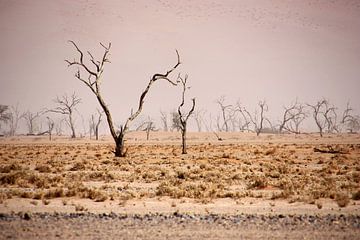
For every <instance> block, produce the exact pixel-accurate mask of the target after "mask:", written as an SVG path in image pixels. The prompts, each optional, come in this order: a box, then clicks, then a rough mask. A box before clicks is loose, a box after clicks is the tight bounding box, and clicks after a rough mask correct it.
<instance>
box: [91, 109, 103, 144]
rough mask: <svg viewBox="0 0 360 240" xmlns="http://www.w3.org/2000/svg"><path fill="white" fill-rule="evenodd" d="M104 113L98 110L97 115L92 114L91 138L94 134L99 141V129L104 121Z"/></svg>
mask: <svg viewBox="0 0 360 240" xmlns="http://www.w3.org/2000/svg"><path fill="white" fill-rule="evenodd" d="M102 116H103V113H102V112H101V111H100V110H99V109H97V114H92V115H91V119H90V138H91V135H92V133H94V135H95V139H96V140H99V127H100V124H101V121H102Z"/></svg>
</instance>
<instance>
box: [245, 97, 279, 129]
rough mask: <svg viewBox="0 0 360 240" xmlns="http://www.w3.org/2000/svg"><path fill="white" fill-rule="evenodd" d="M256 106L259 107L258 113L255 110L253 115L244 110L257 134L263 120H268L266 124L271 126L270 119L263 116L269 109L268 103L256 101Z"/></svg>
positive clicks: (262, 126)
mask: <svg viewBox="0 0 360 240" xmlns="http://www.w3.org/2000/svg"><path fill="white" fill-rule="evenodd" d="M258 106H259V108H260V113H258V112H257V111H255V114H254V117H252V116H251V114H250V113H249V112H248V111H246V110H245V111H246V113H247V115H248V116H249V118H250V120H251V122H252V123H253V124H254V130H255V132H256V136H259V135H260V133H261V132H262V130H263V128H264V122H268V124H269V125H270V127H271V128H272V126H271V122H270V120H269V119H268V118H267V117H266V116H265V113H266V112H267V111H268V110H269V107H268V105H267V104H266V101H265V100H263V101H260V102H259V103H258Z"/></svg>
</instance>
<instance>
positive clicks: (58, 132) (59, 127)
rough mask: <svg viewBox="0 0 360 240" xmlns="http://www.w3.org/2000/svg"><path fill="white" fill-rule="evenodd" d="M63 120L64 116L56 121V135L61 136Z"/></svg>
mask: <svg viewBox="0 0 360 240" xmlns="http://www.w3.org/2000/svg"><path fill="white" fill-rule="evenodd" d="M63 122H65V119H64V118H62V119H59V120H58V121H56V124H55V132H56V135H58V136H61V135H62V134H63Z"/></svg>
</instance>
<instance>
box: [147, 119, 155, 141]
mask: <svg viewBox="0 0 360 240" xmlns="http://www.w3.org/2000/svg"><path fill="white" fill-rule="evenodd" d="M144 131H145V132H146V140H147V141H148V140H149V139H150V132H152V131H156V126H155V123H154V121H153V120H152V119H151V118H150V117H149V118H148V121H147V122H146V127H145V129H144Z"/></svg>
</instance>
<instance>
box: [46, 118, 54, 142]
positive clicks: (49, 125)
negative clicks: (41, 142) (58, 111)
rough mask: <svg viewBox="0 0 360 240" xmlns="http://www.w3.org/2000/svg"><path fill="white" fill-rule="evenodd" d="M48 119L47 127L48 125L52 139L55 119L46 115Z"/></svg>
mask: <svg viewBox="0 0 360 240" xmlns="http://www.w3.org/2000/svg"><path fill="white" fill-rule="evenodd" d="M46 119H47V127H48V130H47V132H48V134H49V140H50V141H51V139H52V131H53V129H54V126H55V123H54V121H53V120H52V119H51V118H49V117H46Z"/></svg>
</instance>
